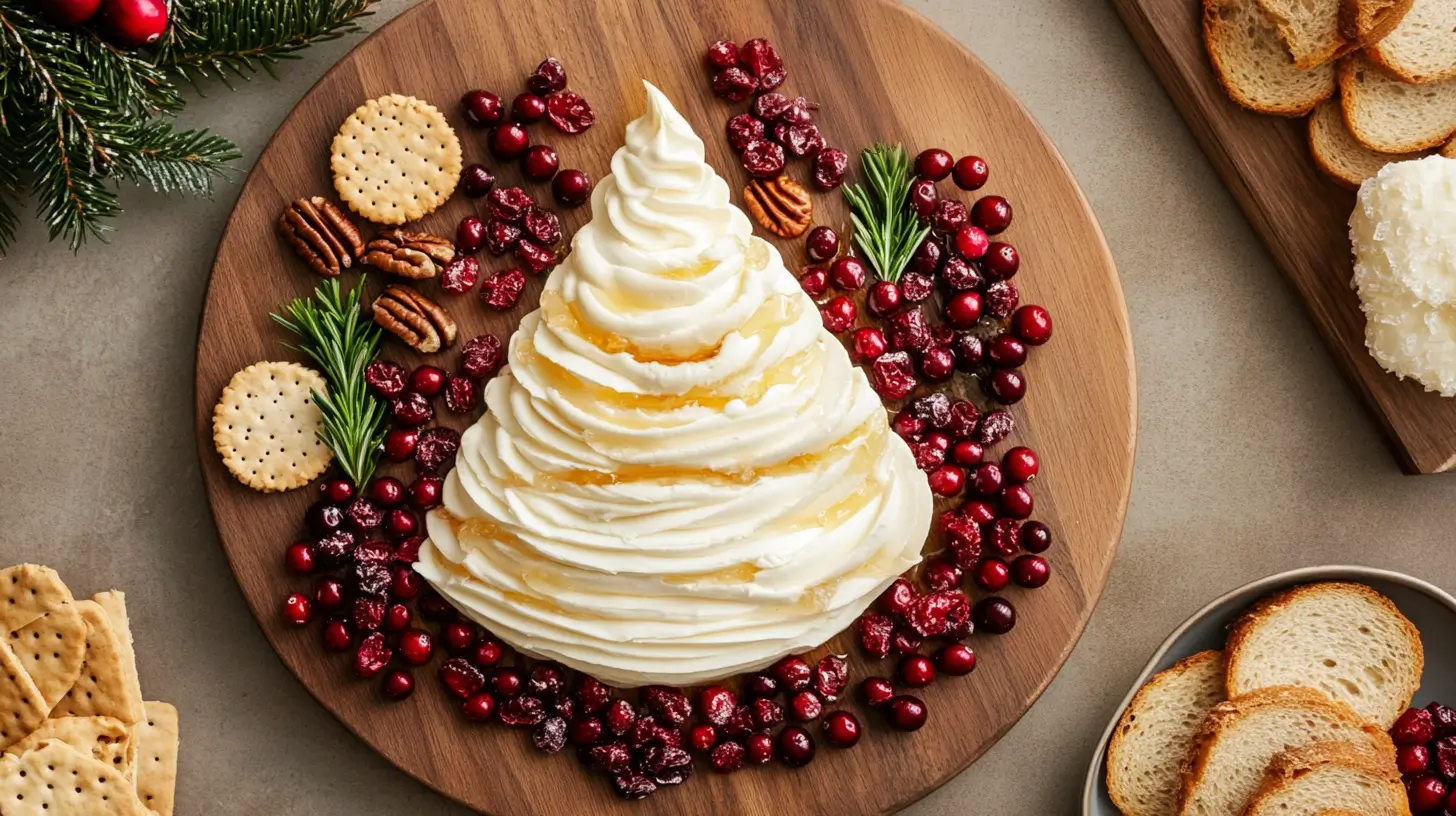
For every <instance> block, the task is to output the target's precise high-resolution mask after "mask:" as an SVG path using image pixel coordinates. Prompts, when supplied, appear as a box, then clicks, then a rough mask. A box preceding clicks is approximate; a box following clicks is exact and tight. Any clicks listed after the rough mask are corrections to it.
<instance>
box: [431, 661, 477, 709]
mask: <svg viewBox="0 0 1456 816" xmlns="http://www.w3.org/2000/svg"><path fill="white" fill-rule="evenodd" d="M440 682H441V683H442V684H444V686H445V689H446V690H447V691H449V692H450V693H451V694H453V695H455V696H456V697H458V698H460V699H461V700H464V699H466V698H468V697H470V696H471V695H472V694H474V693H476V692H477V691H480V689H481V688H482V687H483V686H485V675H484V674H481V673H480V669H477V668H475V666H473V665H471V663H470V661H468V660H466V659H465V658H463V657H452V658H450V659H449V660H446V661H445V662H444V663H441V664H440Z"/></svg>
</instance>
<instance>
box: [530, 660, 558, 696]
mask: <svg viewBox="0 0 1456 816" xmlns="http://www.w3.org/2000/svg"><path fill="white" fill-rule="evenodd" d="M565 685H566V675H565V674H563V673H562V671H561V669H559V668H557V667H556V666H551V665H541V666H537V667H536V668H534V669H532V670H531V677H530V679H529V680H527V681H526V690H527V691H529V692H530V693H532V694H534V695H536V696H537V697H551V696H555V695H556V694H559V693H560V692H561V689H562V688H563V687H564V686H565Z"/></svg>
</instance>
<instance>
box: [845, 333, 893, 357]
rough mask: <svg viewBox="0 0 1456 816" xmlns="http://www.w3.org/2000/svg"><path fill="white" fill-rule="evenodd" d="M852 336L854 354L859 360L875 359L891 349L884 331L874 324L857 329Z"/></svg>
mask: <svg viewBox="0 0 1456 816" xmlns="http://www.w3.org/2000/svg"><path fill="white" fill-rule="evenodd" d="M852 337H853V346H854V356H855V359H857V360H862V361H866V362H868V361H871V360H875V359H878V358H879V356H880V355H881V354H884V353H885V352H886V351H888V350H889V346H888V344H887V343H886V342H885V335H884V333H883V332H881V331H880V330H879V329H876V328H874V327H873V326H866V327H864V328H862V329H855V331H854V334H853V335H852Z"/></svg>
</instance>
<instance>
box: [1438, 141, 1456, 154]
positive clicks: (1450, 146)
mask: <svg viewBox="0 0 1456 816" xmlns="http://www.w3.org/2000/svg"><path fill="white" fill-rule="evenodd" d="M1441 155H1442V156H1445V157H1446V158H1448V159H1456V139H1452V140H1451V141H1449V142H1447V143H1446V146H1445V147H1443V148H1441Z"/></svg>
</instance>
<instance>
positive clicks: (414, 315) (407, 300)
mask: <svg viewBox="0 0 1456 816" xmlns="http://www.w3.org/2000/svg"><path fill="white" fill-rule="evenodd" d="M374 322H375V323H378V324H379V325H380V326H382V327H384V330H385V331H387V332H389V333H390V334H392V335H394V336H395V337H398V338H399V339H401V340H403V341H404V342H405V344H406V345H408V346H409V347H410V348H412V349H414V350H415V351H421V352H424V353H426V354H431V353H433V352H436V351H439V350H440V349H441V348H443V347H444V346H453V345H455V335H456V333H457V332H456V329H455V321H454V320H451V319H450V315H448V314H446V313H445V310H444V309H442V308H440V306H439V305H438V304H436V303H435V302H434V301H432V300H430V299H429V298H427V297H425V296H424V295H422V294H420V293H419V292H416V291H415V290H413V289H411V288H409V287H408V286H386V287H384V291H383V292H380V293H379V297H377V298H375V299H374Z"/></svg>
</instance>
